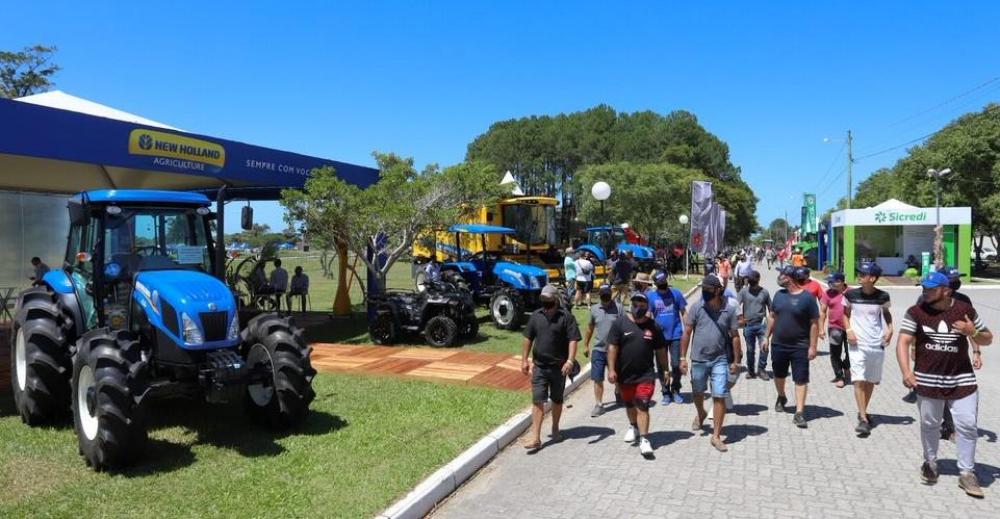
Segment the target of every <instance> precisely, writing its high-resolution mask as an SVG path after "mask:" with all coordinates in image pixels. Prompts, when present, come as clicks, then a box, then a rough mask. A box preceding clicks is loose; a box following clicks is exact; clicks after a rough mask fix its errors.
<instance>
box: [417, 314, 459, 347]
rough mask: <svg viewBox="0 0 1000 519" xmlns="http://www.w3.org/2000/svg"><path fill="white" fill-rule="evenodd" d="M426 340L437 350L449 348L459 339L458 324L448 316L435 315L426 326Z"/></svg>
mask: <svg viewBox="0 0 1000 519" xmlns="http://www.w3.org/2000/svg"><path fill="white" fill-rule="evenodd" d="M424 338H425V339H427V344H430V345H431V346H433V347H435V348H448V347H451V346H453V345H454V344H455V339H457V338H458V324H457V323H455V320H454V319H452V318H451V317H448V316H447V315H435V316H434V317H431V318H430V319H428V320H427V324H426V325H424Z"/></svg>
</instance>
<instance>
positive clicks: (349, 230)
mask: <svg viewBox="0 0 1000 519" xmlns="http://www.w3.org/2000/svg"><path fill="white" fill-rule="evenodd" d="M375 159H376V161H377V162H378V168H379V179H378V181H377V182H375V184H373V185H371V186H369V187H368V188H366V189H361V188H359V187H357V186H355V185H354V184H350V183H348V182H346V181H344V180H343V179H341V178H339V177H337V173H336V171H335V170H334V169H333V168H331V167H325V168H321V169H315V170H313V171H312V173H311V174H310V176H309V179H308V180H306V184H305V189H302V190H285V191H284V192H282V195H281V203H282V205H283V206H284V207H285V209H286V220H288V221H289V223H293V222H294V223H297V224H299V225H300V226H301V228H302V230H303V232H304V233H306V234H308V235H309V237H310V240H312V242H313V243H314V244H316V245H318V246H320V247H323V248H333V247H334V246H335V245H336V244H338V243H340V244H343V245H344V246H346V247H347V249H348V250H349V251H351V252H353V253H354V254H356V255H357V256H358V258H360V259H361V260H362V261H363V262H364V263H365V266H366V267H367V268H368V270H369V271H370V272H371V273H372V274H373V275H374V277H375V279H376V280H377V283H378V287H377V288H378V289H379V290H384V289H385V286H386V285H385V279H386V276H387V275H388V273H389V269H391V268H392V265H393V264H394V263H395V262H396V261H397V260H398V259H399V258H400V257H402V256H403V255H404V254H406V253H407V252H409V251H410V250H411V249H412V247H413V243H414V241H415V240H416V239H417V236H418V235H419V234H420V233H421V232H424V231H426V230H427V229H432V228H440V227H444V226H446V225H449V224H452V223H455V222H456V221H458V219H459V217H460V216H462V214H463V212H465V211H467V210H469V209H470V208H477V207H480V206H482V205H484V204H486V203H489V202H493V201H495V200H496V199H498V198H500V197H501V196H502V195H503V194H504V193H505V192H506V193H509V191H507V189H508V188H507V187H502V186H500V185H499V183H500V178H501V176H500V174H499V173H498V172H497V171H496V169H495V168H494V167H492V166H491V165H488V164H485V163H481V162H466V163H461V164H458V165H455V166H451V167H448V168H445V169H444V170H441V169H439V168H438V167H437V166H436V165H430V166H427V167H426V168H424V170H423V171H420V172H418V171H417V170H416V169H415V168H414V165H413V159H411V158H403V157H399V156H397V155H394V154H391V153H390V154H382V153H376V154H375ZM369 250H372V251H374V252H375V254H376V255H377V256H383V257H384V258H385V262H384V263H383V264H381V265H380V264H378V262H376V261H373V260H371V259H370V258H369V257H368V251H369Z"/></svg>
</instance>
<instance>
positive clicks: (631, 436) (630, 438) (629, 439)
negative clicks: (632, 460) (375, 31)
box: [625, 425, 639, 443]
mask: <svg viewBox="0 0 1000 519" xmlns="http://www.w3.org/2000/svg"><path fill="white" fill-rule="evenodd" d="M638 435H639V431H637V430H636V428H635V427H633V426H631V425H630V426H628V430H627V431H625V443H635V438H636V436H638Z"/></svg>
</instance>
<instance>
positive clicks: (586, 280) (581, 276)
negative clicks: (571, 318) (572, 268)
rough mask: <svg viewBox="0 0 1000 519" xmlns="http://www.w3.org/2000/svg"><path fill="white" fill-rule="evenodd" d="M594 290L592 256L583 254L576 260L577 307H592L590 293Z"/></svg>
mask: <svg viewBox="0 0 1000 519" xmlns="http://www.w3.org/2000/svg"><path fill="white" fill-rule="evenodd" d="M592 290H594V263H593V262H591V261H590V254H588V253H587V252H583V253H582V254H580V257H579V258H577V260H576V305H577V306H584V307H586V306H590V292H591V291H592Z"/></svg>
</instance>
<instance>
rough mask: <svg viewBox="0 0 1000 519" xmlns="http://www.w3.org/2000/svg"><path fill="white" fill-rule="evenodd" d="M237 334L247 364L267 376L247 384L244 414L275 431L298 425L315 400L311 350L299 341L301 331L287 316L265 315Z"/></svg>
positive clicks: (251, 321) (258, 317)
mask: <svg viewBox="0 0 1000 519" xmlns="http://www.w3.org/2000/svg"><path fill="white" fill-rule="evenodd" d="M241 335H242V339H243V355H244V358H245V359H246V362H247V365H249V366H250V369H251V370H254V371H256V370H259V369H262V370H264V371H266V372H267V373H269V374H270V376H269V377H267V379H266V380H262V381H258V382H256V383H252V384H248V385H247V394H246V407H247V413H248V414H249V415H250V417H251V418H252V419H253V420H255V421H257V422H260V423H263V424H265V425H268V426H271V427H274V428H278V429H284V428H289V427H292V426H295V425H297V424H299V423H300V422H302V420H304V419H305V417H306V415H308V414H309V404H310V403H312V401H313V399H314V398H315V397H316V393H315V392H314V391H313V388H312V381H313V378H314V377H315V376H316V370H315V369H313V367H312V363H311V362H310V360H309V355H310V353H312V348H311V347H310V346H309V345H307V344H306V342H305V340H304V339H303V338H302V329H301V328H299V327H297V326H295V325H294V324H293V323H292V321H291V319H289V318H287V317H280V316H278V315H277V314H273V313H268V314H260V315H258V316H257V317H254V318H253V319H251V320H250V322H249V323H248V324H247V327H246V329H245V330H243V332H242V334H241Z"/></svg>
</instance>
